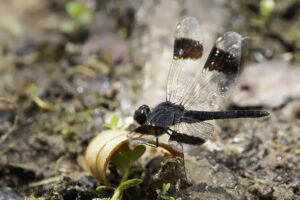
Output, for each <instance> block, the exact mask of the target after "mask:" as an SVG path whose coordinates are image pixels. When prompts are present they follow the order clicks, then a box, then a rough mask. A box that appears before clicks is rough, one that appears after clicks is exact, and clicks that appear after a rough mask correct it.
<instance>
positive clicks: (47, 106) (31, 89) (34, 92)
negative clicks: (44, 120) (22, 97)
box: [26, 83, 53, 110]
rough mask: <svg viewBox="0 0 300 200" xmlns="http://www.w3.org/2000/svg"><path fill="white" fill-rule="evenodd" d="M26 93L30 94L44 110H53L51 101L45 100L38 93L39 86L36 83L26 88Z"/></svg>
mask: <svg viewBox="0 0 300 200" xmlns="http://www.w3.org/2000/svg"><path fill="white" fill-rule="evenodd" d="M26 93H27V94H28V95H29V96H30V98H31V99H32V100H33V101H34V103H36V104H37V105H38V106H39V107H40V108H42V109H44V110H52V109H53V106H52V105H51V104H49V103H46V102H45V101H43V100H42V99H41V98H40V97H39V96H38V95H37V86H36V84H33V83H31V84H29V85H28V86H27V88H26Z"/></svg>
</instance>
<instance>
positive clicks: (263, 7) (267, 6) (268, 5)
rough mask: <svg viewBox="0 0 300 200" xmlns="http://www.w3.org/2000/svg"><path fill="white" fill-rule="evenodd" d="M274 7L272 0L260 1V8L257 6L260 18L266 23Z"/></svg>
mask: <svg viewBox="0 0 300 200" xmlns="http://www.w3.org/2000/svg"><path fill="white" fill-rule="evenodd" d="M274 7H275V2H274V0H261V1H260V6H259V9H260V14H261V16H262V17H264V19H265V20H266V21H268V20H269V18H270V16H271V14H272V12H273V10H274Z"/></svg>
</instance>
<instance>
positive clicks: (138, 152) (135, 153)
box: [129, 145, 146, 162]
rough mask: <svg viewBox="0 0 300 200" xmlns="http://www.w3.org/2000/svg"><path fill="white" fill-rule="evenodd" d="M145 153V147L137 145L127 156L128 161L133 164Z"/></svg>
mask: <svg viewBox="0 0 300 200" xmlns="http://www.w3.org/2000/svg"><path fill="white" fill-rule="evenodd" d="M145 151H146V147H145V146H144V145H139V146H137V147H135V148H134V149H133V150H132V151H131V153H130V155H129V159H130V161H131V162H134V161H136V160H138V159H139V158H140V157H141V156H142V155H143V154H144V153H145Z"/></svg>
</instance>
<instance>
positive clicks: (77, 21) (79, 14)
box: [60, 1, 92, 33]
mask: <svg viewBox="0 0 300 200" xmlns="http://www.w3.org/2000/svg"><path fill="white" fill-rule="evenodd" d="M66 12H67V13H68V14H69V16H70V17H71V19H70V20H68V21H65V22H64V23H63V24H62V25H61V27H60V30H61V31H62V32H64V33H74V32H76V31H78V30H79V29H80V28H82V27H83V26H84V25H86V24H88V23H90V22H91V21H92V15H91V13H90V12H89V11H88V10H87V9H86V7H85V6H84V5H83V4H81V3H77V2H73V1H71V2H69V3H67V5H66Z"/></svg>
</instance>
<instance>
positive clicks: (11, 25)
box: [0, 16, 24, 38]
mask: <svg viewBox="0 0 300 200" xmlns="http://www.w3.org/2000/svg"><path fill="white" fill-rule="evenodd" d="M0 28H2V29H4V30H6V31H7V32H8V33H10V34H11V35H12V36H14V37H15V38H20V37H22V36H23V35H24V28H23V26H22V25H21V24H20V22H18V21H17V20H16V19H13V18H11V17H8V16H4V17H1V18H0Z"/></svg>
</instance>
